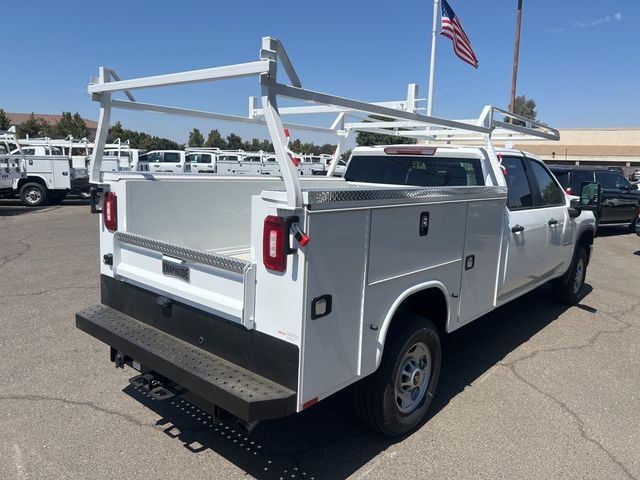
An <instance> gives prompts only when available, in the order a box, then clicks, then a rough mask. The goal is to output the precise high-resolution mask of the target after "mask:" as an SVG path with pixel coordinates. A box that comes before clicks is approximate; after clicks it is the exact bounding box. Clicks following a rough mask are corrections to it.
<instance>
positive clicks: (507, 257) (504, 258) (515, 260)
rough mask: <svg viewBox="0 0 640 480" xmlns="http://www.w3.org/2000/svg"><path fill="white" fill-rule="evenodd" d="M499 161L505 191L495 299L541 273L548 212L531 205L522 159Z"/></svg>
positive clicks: (520, 289) (523, 287) (535, 280)
mask: <svg viewBox="0 0 640 480" xmlns="http://www.w3.org/2000/svg"><path fill="white" fill-rule="evenodd" d="M501 164H502V168H503V173H504V176H505V180H506V182H507V188H508V195H507V209H506V211H505V216H504V218H503V228H502V248H501V255H500V258H501V263H500V270H499V278H498V295H497V301H498V303H501V302H504V301H506V300H508V299H509V298H510V297H512V296H515V295H518V294H519V293H522V292H523V291H525V290H527V289H529V288H530V287H531V286H532V285H534V284H537V283H538V282H540V279H541V278H542V277H543V276H544V275H545V269H546V265H545V262H544V260H545V255H546V249H547V228H548V225H547V220H548V219H547V216H548V213H546V212H543V211H541V210H540V209H538V208H537V207H536V205H535V200H534V188H532V182H531V179H530V175H529V173H528V172H527V163H526V159H525V158H524V157H519V156H503V157H502V162H501ZM534 186H535V185H534Z"/></svg>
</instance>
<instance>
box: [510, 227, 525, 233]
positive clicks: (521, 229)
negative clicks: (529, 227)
mask: <svg viewBox="0 0 640 480" xmlns="http://www.w3.org/2000/svg"><path fill="white" fill-rule="evenodd" d="M523 230H524V227H523V226H522V225H516V226H515V227H512V228H511V232H512V233H520V232H522V231H523Z"/></svg>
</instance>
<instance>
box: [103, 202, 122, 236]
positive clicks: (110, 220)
mask: <svg viewBox="0 0 640 480" xmlns="http://www.w3.org/2000/svg"><path fill="white" fill-rule="evenodd" d="M102 219H103V221H104V226H105V228H106V229H107V230H109V231H110V232H115V231H116V230H117V229H118V197H116V194H115V193H114V192H104V202H103V207H102Z"/></svg>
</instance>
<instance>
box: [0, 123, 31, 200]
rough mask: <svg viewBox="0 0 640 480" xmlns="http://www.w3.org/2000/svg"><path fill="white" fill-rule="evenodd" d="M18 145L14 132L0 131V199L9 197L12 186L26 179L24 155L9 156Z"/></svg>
mask: <svg viewBox="0 0 640 480" xmlns="http://www.w3.org/2000/svg"><path fill="white" fill-rule="evenodd" d="M16 148H17V149H18V152H20V144H19V143H18V139H17V138H16V135H15V132H13V131H4V130H0V198H3V197H11V196H13V194H14V191H13V188H14V185H17V184H18V182H20V180H22V179H24V178H26V177H27V172H26V168H25V159H24V155H23V154H22V153H21V152H20V153H19V154H17V155H16V154H11V152H13V151H14V150H16Z"/></svg>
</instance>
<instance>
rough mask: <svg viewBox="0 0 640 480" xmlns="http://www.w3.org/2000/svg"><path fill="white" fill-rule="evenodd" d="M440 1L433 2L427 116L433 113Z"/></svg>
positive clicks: (434, 0)
mask: <svg viewBox="0 0 640 480" xmlns="http://www.w3.org/2000/svg"><path fill="white" fill-rule="evenodd" d="M439 3H440V0H433V31H432V32H431V63H430V66H429V95H428V96H427V115H429V116H431V114H432V112H433V82H434V79H435V73H436V71H435V69H436V38H437V36H438V5H439Z"/></svg>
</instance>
